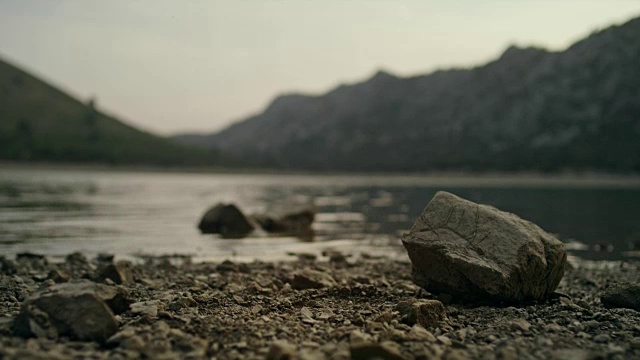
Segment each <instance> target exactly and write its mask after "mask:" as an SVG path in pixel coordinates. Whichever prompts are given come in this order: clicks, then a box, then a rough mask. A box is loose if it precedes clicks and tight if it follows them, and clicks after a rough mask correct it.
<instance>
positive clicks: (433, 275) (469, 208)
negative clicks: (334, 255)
mask: <svg viewBox="0 0 640 360" xmlns="http://www.w3.org/2000/svg"><path fill="white" fill-rule="evenodd" d="M402 242H403V244H404V246H405V248H406V249H407V252H408V254H409V258H410V259H411V263H412V265H413V266H412V269H413V277H414V282H415V283H416V284H418V285H419V286H422V287H424V288H425V289H427V290H428V291H430V292H434V293H440V292H445V293H449V294H453V295H459V296H461V297H464V298H465V299H486V300H494V301H506V302H519V301H525V300H543V299H546V298H547V297H548V296H549V295H550V294H552V293H553V291H554V290H555V289H556V287H557V286H558V283H560V279H562V276H563V275H564V267H565V264H566V259H567V255H566V250H565V247H564V244H562V243H561V242H560V241H559V240H558V239H556V238H555V237H553V236H551V235H549V234H548V233H546V232H545V231H544V230H542V229H541V228H540V227H538V226H537V225H535V224H533V223H531V222H529V221H526V220H523V219H521V218H519V217H518V216H516V215H514V214H511V213H507V212H503V211H500V210H498V209H496V208H494V207H492V206H488V205H480V204H476V203H473V202H471V201H467V200H464V199H462V198H459V197H457V196H455V195H453V194H450V193H447V192H438V193H437V194H436V195H435V196H434V197H433V199H432V200H431V202H429V205H427V208H426V209H425V210H424V211H423V213H422V215H420V217H419V218H418V220H416V223H415V224H414V225H413V228H411V231H410V232H409V234H405V235H404V236H403V238H402Z"/></svg>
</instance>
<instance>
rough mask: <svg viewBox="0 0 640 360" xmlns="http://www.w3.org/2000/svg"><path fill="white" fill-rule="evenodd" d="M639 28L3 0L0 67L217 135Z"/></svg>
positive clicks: (412, 12) (351, 4)
mask: <svg viewBox="0 0 640 360" xmlns="http://www.w3.org/2000/svg"><path fill="white" fill-rule="evenodd" d="M634 16H640V2H639V1H638V0H629V1H626V0H610V1H602V0H598V1H589V0H575V1H560V0H556V1H524V0H511V1H486V0H485V1H477V0H458V1H455V0H447V1H427V0H416V1H409V0H406V1H400V0H390V1H383V0H370V1H356V0H352V1H349V0H342V1H340V0H336V1H328V0H322V1H320V0H318V1H313V2H312V1H302V0H291V1H258V0H255V1H242V0H229V1H213V0H211V1H193V0H190V1H185V0H174V1H164V0H145V1H133V0H121V1H114V0H110V1H105V0H95V1H94V0H76V1H71V0H69V1H63V0H58V1H56V0H40V1H36V0H2V1H0V57H3V58H5V59H7V60H9V61H11V62H13V63H15V64H17V65H19V66H21V67H23V68H26V69H27V70H29V71H32V72H33V73H35V74H36V75H37V76H40V77H42V78H44V79H45V80H47V81H50V82H52V83H53V84H54V85H57V86H60V87H62V88H63V89H64V90H66V91H68V92H71V93H72V94H73V95H75V96H77V97H80V98H82V99H86V98H87V97H89V96H90V95H92V94H93V95H95V96H96V97H97V99H98V105H99V107H100V108H101V109H102V110H105V111H107V112H109V113H111V114H114V115H117V116H119V117H120V118H121V119H123V120H125V121H127V122H129V123H131V124H133V125H136V126H139V127H142V128H144V129H147V130H150V131H153V132H156V133H159V134H171V133H175V132H182V131H194V130H196V131H213V130H216V129H220V128H221V127H224V126H226V125H228V124H229V123H231V122H233V121H238V120H240V119H242V118H243V117H245V116H247V115H250V114H253V113H256V112H259V111H261V110H262V109H264V107H265V106H267V105H268V103H269V102H270V101H271V100H272V99H273V98H274V97H275V96H276V95H277V94H280V93H288V92H293V91H296V92H305V93H320V92H325V91H327V90H329V89H331V88H333V87H335V86H337V85H338V84H341V83H352V82H356V81H362V80H364V79H366V78H367V77H369V76H371V75H372V74H373V73H374V72H375V71H376V70H378V69H385V70H387V71H389V72H392V73H394V74H397V75H402V76H406V75H413V74H418V73H425V72H430V71H433V70H435V69H438V68H447V67H452V66H468V65H476V64H480V63H483V62H486V61H488V60H490V59H493V58H495V57H497V56H499V54H500V53H501V52H502V51H503V50H504V49H506V47H507V46H508V45H509V44H518V45H537V46H544V47H547V48H550V49H554V50H559V49H563V48H564V47H566V46H567V45H569V44H571V43H572V42H574V41H575V40H578V39H580V38H582V37H585V36H587V35H588V34H589V33H591V32H592V31H593V30H596V29H602V28H604V27H606V26H608V25H611V24H614V23H621V22H624V21H626V20H628V19H630V18H632V17H634Z"/></svg>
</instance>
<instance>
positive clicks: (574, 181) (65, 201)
mask: <svg viewBox="0 0 640 360" xmlns="http://www.w3.org/2000/svg"><path fill="white" fill-rule="evenodd" d="M438 190H446V191H450V192H452V193H455V194H457V195H459V196H462V197H464V198H467V199H470V200H473V201H477V202H481V203H487V204H491V205H494V206H496V207H498V208H500V209H503V210H507V211H511V212H514V213H516V214H518V215H520V216H521V217H523V218H525V219H528V220H531V221H534V222H536V223H537V224H539V225H540V226H541V227H543V228H544V229H545V230H547V231H549V232H552V233H555V234H557V235H558V236H559V237H560V238H561V239H562V240H563V241H565V242H568V243H569V245H570V248H571V249H572V252H573V253H574V254H576V255H578V256H580V257H585V258H590V259H609V260H612V259H624V258H631V257H637V256H639V254H640V253H639V252H638V250H640V218H639V215H640V180H639V179H638V178H626V179H618V178H606V177H605V178H603V177H600V178H575V177H574V178H566V177H560V178H531V177H528V176H524V175H523V176H518V177H508V178H504V177H489V176H481V177H478V176H462V175H461V176H448V177H445V176H368V175H354V176H348V175H273V174H200V173H196V174H194V173H187V174H179V173H167V172H157V173H153V172H123V171H117V172H116V171H111V172H110V171H90V170H62V169H54V170H51V169H36V168H6V167H5V168H4V169H0V254H4V255H8V256H12V255H15V254H16V253H19V252H25V251H30V252H37V253H43V254H48V255H52V256H57V255H64V254H68V253H69V252H72V251H82V252H85V253H87V254H89V255H93V254H97V253H100V252H107V253H114V254H118V255H133V254H153V255H160V254H189V255H194V256H195V257H196V258H199V259H216V260H220V259H224V258H231V259H238V260H250V259H256V258H258V259H265V260H273V259H280V258H283V257H285V256H286V253H287V252H315V253H318V252H320V251H322V250H323V249H325V248H335V249H338V250H345V251H357V252H360V251H365V252H369V253H372V254H380V253H386V254H395V255H397V256H405V255H404V250H403V249H402V247H401V246H399V244H400V242H399V240H398V235H399V234H401V233H402V232H404V231H406V230H408V229H409V228H410V227H411V225H412V224H413V221H414V219H415V218H416V217H417V216H418V215H419V214H420V213H421V211H422V210H423V209H424V207H425V206H426V205H427V203H428V202H429V200H430V199H431V197H432V196H433V195H434V194H435V192H436V191H438ZM218 202H233V203H235V204H237V205H238V206H239V207H240V208H241V209H242V210H244V211H245V212H246V213H255V212H265V211H271V210H274V209H275V210H281V209H282V207H283V206H288V205H287V204H307V203H310V202H313V203H315V205H316V207H317V209H318V216H317V219H316V222H315V223H314V228H315V230H316V237H315V239H314V241H311V242H310V241H302V240H299V239H295V238H290V237H269V238H245V239H234V240H230V239H219V238H217V237H215V236H211V235H201V234H200V233H199V231H198V230H197V228H196V224H197V223H198V221H199V219H200V217H201V215H202V214H203V213H204V212H205V211H206V210H207V208H208V207H210V206H212V205H214V204H216V203H218Z"/></svg>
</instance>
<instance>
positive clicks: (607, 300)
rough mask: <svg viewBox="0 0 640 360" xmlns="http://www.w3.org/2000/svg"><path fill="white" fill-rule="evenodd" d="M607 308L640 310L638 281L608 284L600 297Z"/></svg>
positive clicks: (639, 284)
mask: <svg viewBox="0 0 640 360" xmlns="http://www.w3.org/2000/svg"><path fill="white" fill-rule="evenodd" d="M600 301H601V302H602V305H604V306H606V307H608V308H626V309H633V310H636V311H640V283H620V284H614V285H611V286H609V287H608V288H607V289H606V290H605V291H604V292H603V293H602V296H601V297H600Z"/></svg>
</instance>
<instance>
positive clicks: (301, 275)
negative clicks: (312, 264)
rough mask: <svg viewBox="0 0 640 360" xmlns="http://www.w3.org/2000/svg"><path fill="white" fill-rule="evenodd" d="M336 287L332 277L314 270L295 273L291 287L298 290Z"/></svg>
mask: <svg viewBox="0 0 640 360" xmlns="http://www.w3.org/2000/svg"><path fill="white" fill-rule="evenodd" d="M335 285H336V281H335V280H334V279H333V277H331V275H329V274H327V273H324V272H321V271H317V270H312V269H303V270H300V271H296V272H294V273H293V279H292V280H291V287H292V288H293V289H296V290H306V289H321V288H325V287H332V286H335Z"/></svg>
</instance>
